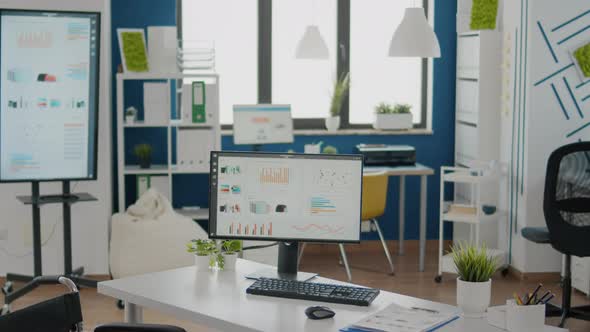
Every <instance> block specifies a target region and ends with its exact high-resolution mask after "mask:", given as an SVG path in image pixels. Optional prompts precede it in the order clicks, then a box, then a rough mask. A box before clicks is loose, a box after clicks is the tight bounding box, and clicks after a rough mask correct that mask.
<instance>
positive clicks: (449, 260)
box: [440, 248, 507, 274]
mask: <svg viewBox="0 0 590 332" xmlns="http://www.w3.org/2000/svg"><path fill="white" fill-rule="evenodd" d="M487 252H488V256H490V257H496V260H497V262H498V266H499V267H503V266H506V265H507V262H506V252H505V251H504V250H500V249H489V248H488V249H487ZM440 264H441V265H442V266H441V269H442V272H446V273H455V274H456V273H457V270H456V269H455V263H454V262H453V257H452V256H451V254H450V253H449V254H446V255H444V256H442V262H441V263H440Z"/></svg>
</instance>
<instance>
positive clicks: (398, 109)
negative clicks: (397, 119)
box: [392, 104, 412, 114]
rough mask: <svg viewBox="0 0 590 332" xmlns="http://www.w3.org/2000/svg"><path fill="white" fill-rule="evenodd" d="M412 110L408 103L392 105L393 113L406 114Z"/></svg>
mask: <svg viewBox="0 0 590 332" xmlns="http://www.w3.org/2000/svg"><path fill="white" fill-rule="evenodd" d="M411 111H412V105H410V104H395V106H393V112H392V113H393V114H408V113H410V112H411Z"/></svg>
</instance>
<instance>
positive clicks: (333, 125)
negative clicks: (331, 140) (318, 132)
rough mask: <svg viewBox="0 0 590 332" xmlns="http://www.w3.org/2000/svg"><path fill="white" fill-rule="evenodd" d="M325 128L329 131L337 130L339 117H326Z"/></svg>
mask: <svg viewBox="0 0 590 332" xmlns="http://www.w3.org/2000/svg"><path fill="white" fill-rule="evenodd" d="M325 124H326V129H327V130H328V131H330V132H334V131H337V130H338V128H340V117H339V116H331V117H327V118H326V120H325Z"/></svg>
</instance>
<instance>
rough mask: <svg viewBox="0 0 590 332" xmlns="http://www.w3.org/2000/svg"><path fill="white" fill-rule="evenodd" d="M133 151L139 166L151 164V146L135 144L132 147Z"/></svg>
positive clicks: (146, 166)
mask: <svg viewBox="0 0 590 332" xmlns="http://www.w3.org/2000/svg"><path fill="white" fill-rule="evenodd" d="M133 153H134V154H135V157H137V160H138V161H139V167H140V168H150V166H151V164H152V146H151V145H149V144H137V145H136V146H135V147H134V148H133Z"/></svg>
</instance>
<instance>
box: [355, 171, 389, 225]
mask: <svg viewBox="0 0 590 332" xmlns="http://www.w3.org/2000/svg"><path fill="white" fill-rule="evenodd" d="M388 179H389V177H388V176H387V174H386V173H381V172H380V173H365V174H363V202H362V204H363V208H362V218H361V219H362V220H369V219H373V218H377V217H380V216H382V215H383V213H385V206H386V204H387V183H388Z"/></svg>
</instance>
